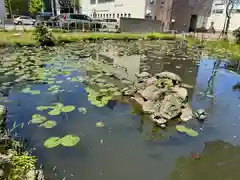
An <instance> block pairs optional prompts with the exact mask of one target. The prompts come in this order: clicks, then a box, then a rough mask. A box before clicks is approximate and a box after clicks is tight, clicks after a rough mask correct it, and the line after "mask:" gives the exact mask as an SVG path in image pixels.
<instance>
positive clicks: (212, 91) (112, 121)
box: [0, 41, 240, 180]
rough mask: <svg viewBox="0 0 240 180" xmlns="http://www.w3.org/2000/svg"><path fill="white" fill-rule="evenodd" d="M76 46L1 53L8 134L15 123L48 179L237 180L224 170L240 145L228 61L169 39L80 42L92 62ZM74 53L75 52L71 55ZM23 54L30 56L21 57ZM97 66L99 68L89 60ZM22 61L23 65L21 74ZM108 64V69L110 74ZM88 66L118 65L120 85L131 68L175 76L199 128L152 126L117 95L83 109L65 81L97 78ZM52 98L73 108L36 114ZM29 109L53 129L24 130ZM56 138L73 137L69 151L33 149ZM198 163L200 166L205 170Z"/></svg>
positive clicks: (80, 88) (81, 90)
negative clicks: (201, 117)
mask: <svg viewBox="0 0 240 180" xmlns="http://www.w3.org/2000/svg"><path fill="white" fill-rule="evenodd" d="M79 46H80V48H79ZM83 46H84V47H85V46H86V45H73V46H65V47H59V48H55V49H50V50H47V51H46V50H44V49H42V50H27V53H26V50H24V51H23V50H22V51H23V52H19V51H20V50H18V51H17V52H15V53H14V54H6V55H5V57H4V58H5V59H6V60H8V63H6V61H5V63H3V62H2V63H1V68H0V69H1V77H0V78H1V85H2V86H1V92H2V93H4V94H5V96H8V97H2V98H1V102H2V103H3V104H5V105H6V106H7V108H8V109H9V112H8V121H7V123H8V126H9V127H10V128H11V126H12V124H13V123H14V121H16V122H17V123H22V122H24V123H25V126H24V128H23V129H18V133H19V134H21V135H22V136H23V137H24V138H25V139H27V141H28V146H29V147H30V148H35V149H36V150H35V151H34V155H36V156H37V158H38V161H39V162H38V163H39V164H43V165H44V170H45V173H46V175H47V176H48V177H49V178H50V179H51V180H59V179H63V178H66V179H72V180H79V179H82V180H96V179H99V180H101V179H104V180H108V179H109V180H110V179H116V180H122V179H138V180H146V179H151V180H158V179H168V178H169V179H170V180H175V179H179V180H180V179H181V178H182V179H184V178H185V179H186V178H189V179H196V180H197V179H198V178H199V179H200V177H202V178H204V177H205V179H208V178H209V177H212V178H211V179H220V178H218V177H220V174H222V176H223V177H226V178H228V179H234V178H235V177H238V176H237V175H238V173H239V172H238V170H237V169H236V166H234V165H235V164H237V163H240V159H239V158H238V156H239V155H240V154H239V153H240V152H238V151H239V147H237V146H238V145H240V132H239V128H240V123H239V120H240V114H239V108H240V106H239V104H240V103H239V102H240V100H239V96H240V95H239V91H234V90H233V87H234V86H235V85H236V84H237V83H238V82H239V79H240V78H239V75H238V73H239V68H236V67H239V66H238V64H237V65H234V66H233V65H232V64H231V63H230V64H231V70H228V69H229V67H230V66H229V63H226V62H222V61H218V60H215V59H211V58H207V57H201V56H200V55H198V54H196V53H191V52H187V51H184V50H182V49H179V48H178V47H177V46H178V44H174V43H172V42H169V43H166V42H164V43H162V42H144V43H143V42H139V44H138V43H134V42H130V43H129V44H118V43H114V42H113V43H112V42H111V41H110V42H105V43H103V45H102V49H108V51H104V52H99V51H98V50H99V46H101V45H99V44H89V47H90V46H91V50H89V49H90V48H88V49H87V50H85V51H87V53H88V54H89V53H90V54H92V56H91V57H87V56H84V58H83V53H84V52H85V51H84V48H83ZM118 46H120V47H119V49H120V50H118ZM94 47H97V48H95V49H94ZM124 47H125V48H126V49H125V50H124V51H123V49H124ZM131 48H132V49H131ZM79 49H83V50H81V52H79ZM96 49H97V50H96ZM133 49H134V50H133ZM136 49H137V50H136ZM119 51H121V54H119ZM125 52H126V54H124V53H125ZM19 54H21V56H20V57H19ZM23 54H24V55H26V56H29V54H31V55H32V56H29V57H28V58H26V57H23V56H22V55H23ZM193 54H195V55H193ZM126 55H128V56H126ZM34 57H36V58H34ZM81 57H82V58H81ZM200 58H201V59H200ZM27 59H28V60H27ZM29 59H30V61H29ZM39 59H41V60H39ZM98 61H104V63H105V64H104V63H103V64H101V63H96V62H98ZM9 62H10V64H9ZM86 64H87V66H86ZM89 64H91V66H90V65H89ZM22 65H26V66H27V67H28V68H27V69H26V68H25V69H24V68H21V66H22ZM113 65H114V66H115V69H112V66H113ZM10 66H11V67H14V68H15V69H16V68H18V69H23V70H21V71H19V74H16V73H15V74H11V75H7V74H6V71H7V72H9V71H10V72H11V71H12V69H14V68H10ZM96 66H101V68H104V69H108V70H109V71H112V70H116V69H118V70H116V71H117V73H119V77H122V78H123V79H124V78H126V77H128V78H130V79H134V74H135V73H138V72H141V71H149V72H150V73H152V74H155V73H159V72H162V71H170V72H174V73H177V74H179V75H180V76H181V77H182V78H183V81H184V83H186V84H187V85H188V87H189V88H188V92H189V96H190V98H189V99H190V103H191V105H192V108H193V110H194V111H195V110H197V109H198V108H203V109H206V110H207V112H208V113H209V117H208V119H207V121H206V122H205V123H199V122H197V121H196V120H191V121H189V122H188V124H189V126H191V127H192V128H193V129H195V130H196V131H198V132H199V136H198V137H189V136H187V135H185V134H182V133H178V132H177V131H176V130H175V126H174V125H175V124H174V123H173V125H170V126H169V127H167V129H166V130H161V129H160V128H158V127H156V126H155V125H154V124H153V123H152V122H151V121H150V120H148V118H147V117H146V116H144V115H143V114H142V112H141V111H139V108H138V107H137V106H130V104H129V103H126V101H125V100H124V99H117V100H110V101H109V102H108V103H107V104H106V105H105V106H103V107H96V106H94V105H92V104H91V103H90V102H89V100H88V94H87V92H86V91H85V87H86V86H88V85H87V84H86V83H82V82H83V81H82V80H80V79H79V78H78V79H77V80H76V79H75V77H79V76H80V77H84V78H86V77H87V78H90V80H92V78H95V79H98V78H100V76H98V74H101V71H96V69H94V68H93V67H96ZM39 67H42V68H39ZM234 67H235V68H234ZM9 69H11V70H9ZM42 69H44V70H45V72H44V73H42ZM50 69H51V70H50ZM23 76H27V77H24V78H23ZM42 76H47V78H45V82H42V81H41V82H38V81H37V82H36V80H37V79H39V78H41V77H42ZM19 78H20V79H19ZM46 79H47V80H46ZM106 79H107V80H106ZM106 79H105V81H106V82H107V83H115V82H116V80H114V78H108V77H107V78H106ZM98 84H101V82H100V83H98ZM53 85H58V86H59V88H58V91H56V92H55V93H53V92H51V91H49V90H48V88H49V87H52V86H53ZM27 86H29V87H31V89H32V90H40V92H41V93H40V94H37V95H33V94H28V93H23V92H22V89H24V88H26V87H27ZM55 88H56V87H55ZM56 102H61V103H63V104H64V105H74V106H75V107H76V109H75V110H74V111H72V112H71V113H67V116H66V115H65V114H64V113H61V114H60V115H59V116H50V115H48V111H38V110H36V107H37V106H42V105H51V104H52V103H56ZM79 107H85V108H86V109H87V113H86V114H81V113H79V112H78V110H77V108H79ZM36 113H38V114H41V115H44V116H46V117H48V118H49V119H51V120H54V121H56V123H57V126H56V127H54V128H52V129H47V128H41V127H38V126H37V125H36V124H31V123H30V124H29V125H28V122H29V120H31V117H32V114H36ZM98 121H102V122H104V125H105V126H104V127H103V128H97V127H96V123H97V122H98ZM66 134H72V135H75V136H78V137H80V139H81V140H80V142H79V143H78V144H77V145H76V146H74V147H71V148H70V147H69V148H67V147H63V146H58V147H56V148H52V149H47V148H45V147H44V146H43V144H44V141H45V140H46V139H47V138H49V137H51V136H58V137H63V136H64V135H66ZM218 140H221V141H218ZM223 141H224V142H223ZM234 146H236V147H234ZM192 153H196V154H200V159H194V158H192V157H191V154H192ZM206 164H207V165H206ZM228 164H230V165H228ZM202 167H207V168H205V170H206V171H205V170H204V168H202ZM224 167H226V168H224ZM230 167H232V168H230ZM201 173H203V174H204V176H203V175H202V174H201ZM208 174H209V177H208V176H207V175H208ZM222 176H221V177H222ZM202 178H201V179H202ZM235 179H236V178H235Z"/></svg>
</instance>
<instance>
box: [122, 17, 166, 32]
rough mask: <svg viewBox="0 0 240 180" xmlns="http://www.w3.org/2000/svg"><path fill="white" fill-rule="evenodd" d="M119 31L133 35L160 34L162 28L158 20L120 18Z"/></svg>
mask: <svg viewBox="0 0 240 180" xmlns="http://www.w3.org/2000/svg"><path fill="white" fill-rule="evenodd" d="M120 31H121V32H135V33H151V32H162V31H163V27H162V23H161V21H159V20H151V19H150V20H149V19H138V18H121V19H120Z"/></svg>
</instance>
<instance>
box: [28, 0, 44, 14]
mask: <svg viewBox="0 0 240 180" xmlns="http://www.w3.org/2000/svg"><path fill="white" fill-rule="evenodd" d="M43 8H44V3H43V1H42V0H30V1H29V12H30V13H31V14H33V15H35V14H36V13H38V12H41V11H42V10H43Z"/></svg>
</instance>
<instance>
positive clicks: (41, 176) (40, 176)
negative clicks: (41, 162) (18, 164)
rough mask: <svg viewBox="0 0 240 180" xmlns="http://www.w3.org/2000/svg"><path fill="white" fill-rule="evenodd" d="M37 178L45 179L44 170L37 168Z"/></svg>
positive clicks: (37, 179) (38, 179) (39, 179)
mask: <svg viewBox="0 0 240 180" xmlns="http://www.w3.org/2000/svg"><path fill="white" fill-rule="evenodd" d="M36 180H45V177H44V174H43V171H42V170H36Z"/></svg>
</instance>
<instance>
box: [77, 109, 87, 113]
mask: <svg viewBox="0 0 240 180" xmlns="http://www.w3.org/2000/svg"><path fill="white" fill-rule="evenodd" d="M78 111H79V112H80V113H82V114H86V113H87V109H86V108H85V107H80V108H78Z"/></svg>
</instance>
